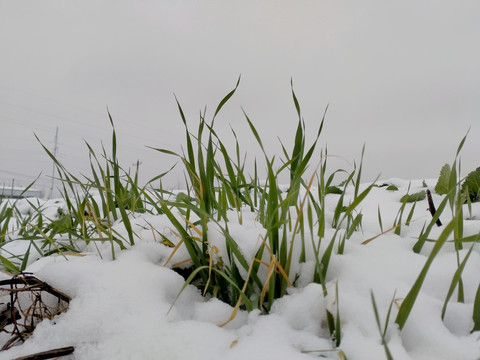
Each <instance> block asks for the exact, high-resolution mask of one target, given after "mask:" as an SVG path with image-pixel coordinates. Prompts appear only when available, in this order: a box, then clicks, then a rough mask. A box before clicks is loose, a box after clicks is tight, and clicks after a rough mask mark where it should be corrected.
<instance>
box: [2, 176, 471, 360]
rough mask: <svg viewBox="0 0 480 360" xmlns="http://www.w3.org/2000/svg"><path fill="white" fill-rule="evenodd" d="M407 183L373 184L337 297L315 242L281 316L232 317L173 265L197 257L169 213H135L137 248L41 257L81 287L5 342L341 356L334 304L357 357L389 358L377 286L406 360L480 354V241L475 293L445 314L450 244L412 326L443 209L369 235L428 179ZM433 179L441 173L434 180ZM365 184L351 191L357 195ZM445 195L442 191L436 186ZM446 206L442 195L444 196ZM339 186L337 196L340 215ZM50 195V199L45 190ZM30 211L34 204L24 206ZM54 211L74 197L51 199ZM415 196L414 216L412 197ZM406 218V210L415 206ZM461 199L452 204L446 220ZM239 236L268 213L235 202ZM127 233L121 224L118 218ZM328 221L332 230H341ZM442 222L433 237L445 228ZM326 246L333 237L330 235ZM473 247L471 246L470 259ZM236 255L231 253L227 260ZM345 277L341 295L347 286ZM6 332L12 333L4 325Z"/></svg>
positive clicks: (65, 283) (51, 272)
mask: <svg viewBox="0 0 480 360" xmlns="http://www.w3.org/2000/svg"><path fill="white" fill-rule="evenodd" d="M385 183H389V184H395V185H396V186H397V187H399V191H395V192H392V191H387V190H385V188H372V191H371V193H370V194H369V195H368V196H367V197H366V199H365V200H364V202H363V203H362V204H361V208H362V209H361V211H362V214H363V216H364V218H363V229H362V231H359V232H356V233H354V235H353V236H352V237H351V238H350V239H349V240H347V241H346V246H345V253H344V254H342V255H340V254H334V255H333V257H332V260H331V264H330V267H329V270H328V273H327V281H328V283H327V289H328V295H327V296H324V292H323V289H322V287H321V285H319V284H315V283H311V274H312V273H313V263H312V255H311V249H307V250H310V251H308V254H307V262H306V263H303V264H296V267H295V271H297V272H298V273H299V274H300V277H299V279H298V281H297V287H295V288H291V289H290V292H289V294H288V295H287V296H284V297H283V298H280V299H278V300H277V301H276V302H275V303H274V305H273V307H272V309H271V311H270V313H269V314H266V315H265V314H261V313H260V311H259V310H255V311H252V312H250V313H247V312H246V311H239V312H238V314H237V316H236V317H235V319H234V320H233V321H231V322H229V323H228V324H227V325H225V326H219V325H220V324H222V323H224V322H226V321H227V320H228V319H229V317H230V315H231V314H232V311H233V308H232V307H231V306H230V305H227V304H225V303H222V302H221V301H219V300H218V299H215V298H206V297H203V296H202V294H201V292H200V291H199V290H198V289H197V288H195V287H194V286H191V285H188V286H187V287H186V288H185V290H184V291H183V292H182V293H181V295H180V296H178V294H179V292H180V291H181V289H182V287H183V286H184V279H183V277H182V276H180V275H179V274H177V273H176V272H174V271H173V270H171V269H170V267H169V266H170V265H171V264H172V263H176V262H180V261H182V260H184V259H186V258H188V253H187V252H186V251H185V250H184V249H183V248H180V249H179V250H178V251H177V252H176V253H175V254H174V256H173V257H172V259H170V260H169V262H168V264H166V263H167V260H168V259H169V257H170V255H171V252H172V250H173V249H172V248H169V247H167V246H164V245H162V244H161V239H160V236H158V233H157V234H156V233H155V231H157V232H160V233H162V234H163V235H164V236H166V237H167V238H169V239H171V241H172V242H174V243H177V242H178V239H176V236H175V234H174V233H173V231H172V226H171V225H170V223H169V221H168V218H167V217H166V216H165V215H141V216H140V215H139V214H130V218H131V220H132V224H133V226H134V227H135V231H136V233H137V234H138V235H139V238H138V239H136V244H135V245H134V246H132V247H130V248H128V249H127V250H123V251H120V249H119V248H116V249H115V259H113V254H112V251H111V245H110V244H107V243H106V244H103V245H102V244H97V246H96V247H95V246H93V245H92V244H90V245H89V246H85V249H84V252H83V253H82V254H77V255H65V256H61V255H52V256H49V257H44V258H38V259H37V258H36V257H35V256H32V260H31V263H30V265H29V266H28V268H27V271H28V272H32V273H33V274H34V275H35V276H36V277H38V278H39V279H41V280H43V281H45V282H47V283H48V284H50V285H52V286H53V287H55V288H56V289H58V290H60V291H62V292H64V293H66V294H68V295H69V296H71V297H72V301H71V302H70V305H69V309H68V311H66V312H64V313H62V314H60V315H58V316H56V317H55V318H53V319H52V320H44V321H42V322H41V323H40V324H39V325H38V326H37V327H36V329H35V331H34V334H33V335H32V336H31V337H30V338H29V339H28V340H26V341H25V343H23V344H22V345H19V346H15V347H12V348H11V349H10V350H7V351H3V352H0V359H13V358H16V357H20V356H25V355H29V354H32V353H36V352H40V351H46V350H51V349H55V348H61V347H66V346H73V347H74V348H75V352H74V354H73V355H70V357H65V358H66V359H68V358H70V359H89V360H91V359H104V360H109V359H112V360H113V359H115V360H119V359H155V360H158V359H169V360H171V359H229V360H230V359H262V360H265V359H299V360H301V359H315V358H328V359H340V358H341V354H340V353H339V352H337V350H335V349H334V345H333V343H332V341H331V339H330V334H329V331H328V327H327V324H326V321H327V320H326V316H325V314H326V310H327V309H328V310H329V311H330V312H331V313H332V314H335V313H336V309H337V306H338V307H339V311H340V317H341V324H342V327H341V331H342V338H341V344H340V346H339V349H340V350H341V351H342V352H343V353H344V354H345V356H346V357H347V358H348V359H349V360H363V359H369V360H370V359H385V358H386V356H385V350H384V347H383V345H382V343H381V338H380V334H379V330H378V328H377V323H376V322H375V316H374V311H373V307H372V301H371V297H370V296H371V292H372V293H373V294H374V296H375V300H376V303H377V306H378V312H379V315H380V319H381V322H382V326H383V323H384V321H385V317H386V314H387V312H388V308H389V305H390V302H391V301H392V299H394V305H393V308H392V314H391V316H390V321H389V326H388V330H387V332H386V341H387V344H388V347H389V349H390V351H391V353H392V355H393V357H394V358H395V359H404V360H408V359H415V360H439V359H445V360H447V359H448V360H450V359H467V360H468V359H472V360H475V359H478V358H479V357H480V334H479V332H473V333H470V330H471V329H472V326H473V321H472V311H473V302H474V298H475V292H476V290H477V287H478V285H479V279H480V278H479V276H478V274H480V249H478V246H476V247H475V248H474V250H473V253H472V254H471V256H470V259H469V260H468V262H467V265H466V267H465V270H464V272H463V276H462V280H463V283H464V289H465V302H464V303H459V302H456V292H455V294H454V295H453V296H452V298H451V300H450V302H449V305H448V307H447V312H446V316H445V319H444V320H443V321H442V319H441V317H440V314H441V309H442V306H443V302H444V300H445V297H446V295H447V291H448V288H449V286H450V281H451V279H452V276H453V273H454V272H455V270H456V269H457V259H456V252H455V250H454V248H453V246H452V245H450V244H446V245H445V246H444V248H443V249H442V251H441V252H440V254H439V255H438V256H437V257H436V258H435V260H434V262H433V264H432V267H431V269H430V271H429V272H428V275H427V278H426V280H425V283H424V284H423V286H422V290H421V292H420V294H419V296H418V298H417V301H416V303H415V305H414V307H413V311H412V313H411V315H410V317H409V319H408V321H407V323H406V325H405V327H404V328H403V330H402V331H400V330H399V328H398V326H397V325H396V324H395V323H394V319H395V317H396V314H397V312H398V306H397V305H399V304H400V303H401V301H402V299H403V298H404V297H405V296H406V294H407V293H408V291H409V290H410V288H411V286H412V284H413V283H414V281H415V279H416V278H417V276H418V274H419V272H420V271H421V269H422V267H423V265H424V264H425V261H426V258H427V256H428V254H429V253H430V250H431V247H432V246H433V245H432V244H429V243H426V244H425V246H424V248H423V249H422V251H421V253H420V254H415V253H414V252H413V251H412V247H413V245H414V244H415V242H416V239H415V237H417V236H418V234H419V233H420V231H421V229H422V227H423V225H424V223H425V222H428V221H429V220H430V219H431V215H430V214H429V213H428V211H427V210H426V209H427V207H428V205H427V202H426V200H423V201H421V202H418V203H417V205H416V208H415V213H414V216H413V219H414V221H413V222H412V223H411V224H410V226H402V231H401V234H400V236H398V235H395V234H394V233H393V231H391V232H388V233H386V234H384V235H382V236H379V237H378V238H376V239H374V240H372V241H371V242H369V243H367V244H362V243H363V242H364V241H365V240H367V239H370V238H372V237H374V236H376V235H378V234H380V233H381V230H380V227H379V223H378V208H380V211H381V214H382V222H383V227H384V230H386V229H388V228H389V227H391V226H392V224H393V222H394V219H395V216H396V215H397V212H398V209H399V208H400V206H401V203H400V202H399V199H400V198H401V197H402V196H403V195H404V194H405V193H406V191H407V188H408V187H410V193H414V192H416V191H420V190H422V189H424V188H423V187H422V186H423V185H422V181H421V180H420V181H412V182H409V181H404V180H401V179H390V180H387V181H385ZM427 184H428V186H429V187H430V188H431V189H433V186H434V184H435V181H434V180H429V181H427ZM352 192H353V189H348V192H347V193H349V194H351V193H352ZM432 193H433V191H432ZM433 198H434V202H435V203H436V204H438V203H439V202H440V201H441V199H442V197H441V196H439V195H436V194H433ZM337 200H338V195H334V194H332V195H328V196H327V206H328V207H329V208H328V210H329V213H330V218H327V220H328V221H329V222H331V217H332V216H333V211H334V206H335V205H336V203H337ZM38 201H40V200H38ZM20 205H21V206H20V207H21V209H22V211H23V212H24V213H28V211H29V210H28V208H29V207H28V205H27V203H25V204H23V203H21V204H20ZM472 205H473V206H472V213H471V214H470V212H469V211H468V210H467V208H465V209H464V215H465V218H466V219H465V221H464V233H465V235H472V234H478V233H479V232H480V220H478V219H480V206H479V204H472ZM42 206H44V207H45V209H47V210H46V211H48V212H49V215H50V216H54V215H55V214H56V212H57V208H58V207H61V206H62V202H61V201H59V200H57V201H56V202H55V201H49V202H46V203H45V202H44V203H42ZM411 206H412V205H410V204H409V205H407V208H406V210H405V214H408V212H409V211H410V207H411ZM405 216H406V215H405ZM449 216H450V219H451V213H450V211H449V209H446V210H445V211H444V212H443V214H442V221H443V223H444V224H446V223H447V222H448V221H449V220H450V219H449ZM228 217H229V219H230V222H229V224H228V227H229V231H230V234H231V235H232V237H233V238H234V239H235V240H236V241H237V242H238V244H239V246H240V250H241V251H242V253H243V254H244V255H245V257H246V259H247V261H250V260H251V259H252V258H253V257H254V254H255V250H256V249H257V248H258V246H259V244H260V243H261V236H262V235H263V234H264V229H263V228H262V226H261V225H260V223H259V222H258V219H257V218H256V214H254V213H251V212H249V210H248V209H243V210H242V213H241V214H239V213H237V212H231V213H230V214H229V216H228ZM240 217H241V220H240ZM115 226H116V229H117V231H119V232H122V231H124V229H122V226H121V224H120V223H119V224H117V225H115ZM332 231H333V230H332V229H331V228H327V231H326V238H327V239H328V238H329V236H331V234H332ZM441 231H442V228H435V229H433V230H432V233H431V235H430V237H431V238H438V236H439V235H440V233H441ZM208 237H209V240H210V245H211V247H212V249H213V246H215V251H216V253H215V254H216V256H222V254H224V253H225V241H224V235H223V234H222V231H221V229H220V227H219V225H215V224H213V223H212V225H211V226H210V228H209V233H208ZM322 246H323V245H322ZM469 247H470V245H468V246H465V249H463V250H461V251H460V259H463V257H464V256H465V255H466V253H467V252H468V249H469ZM5 250H8V251H10V252H13V253H21V252H22V251H25V250H26V248H25V242H20V241H13V242H11V243H9V244H8V245H6V246H5V247H4V249H3V252H5ZM223 260H225V258H223ZM1 277H2V278H4V279H7V278H9V276H7V275H6V274H1ZM336 286H338V293H339V296H338V298H336V297H335V287H336ZM1 336H2V337H0V340H2V339H4V336H6V335H5V334H3V335H1Z"/></svg>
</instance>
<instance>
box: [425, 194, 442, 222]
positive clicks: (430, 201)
mask: <svg viewBox="0 0 480 360" xmlns="http://www.w3.org/2000/svg"><path fill="white" fill-rule="evenodd" d="M427 199H428V210H429V211H430V214H432V216H435V213H436V212H437V210H436V209H435V204H434V203H433V199H432V193H431V192H430V190H427ZM436 224H437V226H442V222H441V221H440V218H438V219H437V222H436Z"/></svg>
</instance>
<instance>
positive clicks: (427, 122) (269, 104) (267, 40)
mask: <svg viewBox="0 0 480 360" xmlns="http://www.w3.org/2000/svg"><path fill="white" fill-rule="evenodd" d="M479 34H480V2H478V1H476V0H475V1H444V0H436V1H418V0H415V1H413V0H406V1H383V0H378V1H377V0H376V1H373V0H366V1H320V0H316V1H313V0H302V1H279V0H276V1H261V0H258V1H252V0H242V1H228V0H221V1H220V0H218V1H207V0H198V1H193V0H191V1H185V0H171V1H167V0H157V1H154V0H121V1H119V0H115V1H114V0H104V1H93V0H82V1H80V0H72V1H63V0H62V1H61V0H45V1H23V0H21V1H20V0H19V1H7V0H0V46H1V56H0V124H1V131H0V184H1V183H2V182H6V183H11V181H12V179H15V181H16V184H19V185H20V184H22V185H26V183H28V181H29V180H31V179H32V177H35V176H37V175H38V174H40V173H42V174H43V175H42V178H41V180H40V181H39V187H40V188H43V189H44V190H45V191H47V192H48V187H49V180H48V176H49V175H50V174H51V171H52V170H51V169H52V164H51V161H49V159H48V157H47V155H46V154H45V153H44V152H43V151H42V150H41V147H40V145H39V144H38V142H37V141H36V140H35V137H34V133H35V134H37V135H38V136H39V138H40V139H41V140H42V142H43V143H44V144H45V145H46V146H48V147H49V148H53V139H54V136H55V129H56V127H57V126H58V128H59V140H58V144H59V152H58V156H59V159H60V160H61V161H62V162H63V163H64V164H65V165H66V167H67V168H68V169H71V170H72V171H74V172H75V171H82V172H87V169H88V167H87V165H88V156H87V151H86V147H85V145H84V141H88V142H89V143H90V144H92V145H95V146H98V145H99V144H100V142H101V141H103V142H104V144H105V146H106V147H107V148H108V146H109V143H110V134H111V133H110V129H109V121H108V117H107V114H106V108H107V106H108V108H109V110H110V112H111V114H112V116H113V118H114V120H115V124H116V128H117V132H118V138H119V139H118V140H119V147H120V158H121V160H123V164H124V166H125V167H128V166H132V165H133V164H134V163H135V162H136V161H137V159H138V160H140V161H141V166H140V171H141V173H142V174H143V176H144V178H150V177H153V176H154V175H157V174H159V173H161V172H163V171H166V170H167V169H169V168H170V167H171V166H172V165H173V163H174V162H175V160H174V159H172V158H168V157H165V156H164V155H161V154H160V153H157V152H155V151H153V150H150V149H148V148H146V145H147V146H153V147H166V148H170V149H173V150H179V149H180V145H181V144H182V143H183V128H182V123H181V121H180V117H179V115H178V111H177V108H176V104H175V99H174V96H173V94H174V93H175V94H176V96H177V97H178V99H179V101H180V102H181V103H182V106H183V107H184V110H185V112H186V115H187V117H188V118H189V119H190V120H191V121H192V123H193V122H194V121H195V120H196V119H197V118H198V113H199V111H200V109H203V108H204V107H205V106H207V112H208V110H210V111H209V112H208V113H209V114H210V115H211V114H212V112H213V110H214V108H215V106H216V105H217V103H218V102H219V101H220V100H221V98H222V97H223V96H224V95H225V94H227V93H228V92H229V91H230V90H231V89H232V88H233V87H234V85H235V83H236V81H237V78H238V76H239V75H240V74H241V76H242V78H241V83H240V87H239V89H238V91H237V93H236V95H235V96H234V98H232V101H231V102H229V103H228V105H227V106H226V108H225V111H224V112H222V116H220V117H219V119H218V121H217V124H218V125H219V127H220V131H223V130H225V133H226V134H227V135H226V136H227V139H229V138H231V137H230V135H229V132H228V129H229V126H230V125H231V126H232V127H233V128H234V129H235V130H236V131H237V133H238V135H239V137H240V141H241V145H242V146H243V148H244V149H245V150H248V152H249V154H252V156H253V154H255V152H256V151H257V146H255V144H254V142H253V136H252V135H251V133H249V132H248V128H247V125H246V122H245V120H244V118H243V115H242V110H241V109H242V108H243V109H245V111H246V112H247V113H248V115H249V116H250V118H251V119H252V120H253V122H254V123H255V124H256V126H257V128H258V130H259V132H260V134H261V135H262V137H263V140H264V142H265V143H267V144H268V149H269V152H270V154H271V155H273V154H274V153H276V152H278V151H279V147H278V140H277V137H279V138H280V139H282V141H283V142H284V144H285V145H286V146H287V147H288V146H289V145H291V143H292V141H293V136H292V133H293V132H294V130H295V127H296V115H295V109H294V105H293V102H292V100H291V93H290V79H291V78H293V81H294V87H295V91H296V93H297V96H298V98H299V100H300V103H301V106H302V111H303V116H304V118H305V121H306V125H307V129H309V130H311V133H312V134H313V133H314V132H315V131H316V128H317V126H318V123H319V120H320V118H321V117H322V114H323V111H324V108H325V106H326V105H327V104H329V111H328V114H327V120H326V125H325V128H324V133H323V134H322V143H321V144H322V145H325V144H328V149H329V153H330V154H335V155H338V156H341V157H343V158H345V159H346V160H348V161H349V162H350V163H352V162H353V160H355V159H356V160H357V161H358V159H359V156H360V153H361V148H362V146H363V144H364V143H365V144H366V152H365V178H364V180H365V181H367V180H373V179H374V178H375V177H376V176H377V175H378V174H379V173H382V178H389V177H402V178H431V177H436V176H437V174H438V171H439V169H440V167H441V166H442V165H443V164H444V163H445V162H451V161H452V160H453V157H454V155H455V151H456V148H457V145H458V143H459V142H460V140H461V138H462V137H463V136H464V135H465V133H466V132H467V130H468V129H469V128H470V127H471V130H470V133H469V136H468V138H467V142H466V144H465V147H464V150H463V152H462V161H463V169H464V170H465V172H466V171H469V170H473V168H474V167H476V166H479V165H480V164H479V162H480V161H478V160H479V159H478V153H479V150H480V146H479V145H478V138H479V136H480V122H479V119H478V118H479V115H480V48H479V46H478V36H479ZM207 117H208V116H207ZM333 165H335V166H336V165H339V166H343V167H347V168H348V166H349V165H348V163H347V162H346V161H344V162H342V161H340V163H338V164H336V163H335V164H332V166H333ZM172 176H173V178H171V179H170V180H169V182H170V183H171V184H173V185H175V184H176V181H177V180H176V178H174V177H175V175H172Z"/></svg>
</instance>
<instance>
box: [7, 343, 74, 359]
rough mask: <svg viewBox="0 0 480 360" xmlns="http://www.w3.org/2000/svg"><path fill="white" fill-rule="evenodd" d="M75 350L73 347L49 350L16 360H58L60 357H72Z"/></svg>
mask: <svg viewBox="0 0 480 360" xmlns="http://www.w3.org/2000/svg"><path fill="white" fill-rule="evenodd" d="M74 350H75V349H74V348H73V346H68V347H64V348H60V349H55V350H48V351H43V352H39V353H36V354H32V355H27V356H22V357H19V358H15V359H14V360H41V359H53V358H57V357H60V356H65V355H70V354H71V353H73V351H74Z"/></svg>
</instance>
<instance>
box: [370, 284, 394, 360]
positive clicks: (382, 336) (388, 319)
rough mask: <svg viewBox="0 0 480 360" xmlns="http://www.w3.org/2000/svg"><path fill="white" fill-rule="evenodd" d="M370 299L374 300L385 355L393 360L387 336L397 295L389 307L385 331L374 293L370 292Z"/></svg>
mask: <svg viewBox="0 0 480 360" xmlns="http://www.w3.org/2000/svg"><path fill="white" fill-rule="evenodd" d="M370 298H371V300H372V306H373V312H374V314H375V322H376V323H377V327H378V332H379V333H380V338H381V339H382V345H383V348H384V349H385V355H386V357H387V359H388V360H393V356H392V353H391V352H390V349H389V348H388V344H387V340H386V335H387V329H388V324H389V321H390V314H391V311H392V306H393V302H394V300H395V294H393V297H392V301H390V306H389V307H388V312H387V316H386V319H385V325H384V326H383V329H382V324H381V321H380V315H379V314H378V308H377V303H376V301H375V296H374V295H373V291H370Z"/></svg>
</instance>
